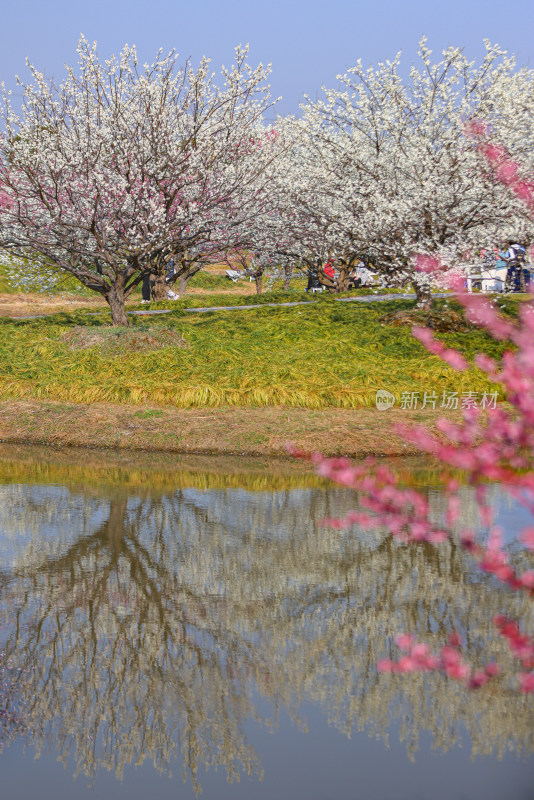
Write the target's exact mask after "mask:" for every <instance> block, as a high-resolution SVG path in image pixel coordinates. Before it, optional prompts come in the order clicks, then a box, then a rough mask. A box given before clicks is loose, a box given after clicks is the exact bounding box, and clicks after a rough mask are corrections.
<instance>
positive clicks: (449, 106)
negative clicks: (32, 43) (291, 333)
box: [0, 38, 534, 324]
mask: <svg viewBox="0 0 534 800" xmlns="http://www.w3.org/2000/svg"><path fill="white" fill-rule="evenodd" d="M78 59H79V61H78V68H77V69H74V68H68V69H67V75H66V78H65V79H64V81H63V82H62V83H60V84H56V83H54V81H52V80H49V79H47V78H46V77H45V76H44V75H43V74H42V73H41V72H39V71H38V70H37V69H36V68H35V67H30V69H31V74H32V81H31V82H30V83H28V84H24V83H22V82H19V83H20V85H21V88H22V91H23V101H22V104H21V107H20V108H15V105H14V104H13V103H12V102H11V98H10V97H9V93H8V92H5V91H4V100H3V106H2V115H3V121H4V129H3V132H2V134H1V137H0V248H1V249H3V250H4V251H7V252H8V253H10V254H11V255H12V256H14V257H19V259H20V260H19V261H18V263H19V264H20V265H21V267H20V269H21V272H22V273H23V274H24V275H26V276H27V275H28V273H31V271H32V269H34V268H37V267H38V269H39V270H40V271H41V273H42V271H43V269H44V270H45V271H46V270H50V269H51V270H55V271H58V270H59V271H61V272H66V273H69V274H70V275H72V276H74V277H75V278H77V279H78V280H79V281H80V282H81V283H82V284H84V286H86V287H88V288H90V289H93V290H94V291H96V292H98V293H100V294H101V295H102V296H103V297H104V298H105V299H106V300H107V302H108V303H109V305H110V307H111V313H112V318H113V322H114V324H126V314H125V309H124V304H125V300H126V298H127V297H128V295H129V294H130V293H131V292H132V291H133V290H134V289H135V287H136V286H137V285H138V284H139V282H140V281H141V280H142V279H143V278H144V277H145V276H146V275H147V274H149V275H150V276H151V278H152V283H153V286H154V294H155V297H156V298H157V299H162V298H164V297H165V265H166V264H167V263H168V261H169V260H170V259H173V260H174V263H175V268H176V273H175V276H174V280H180V281H181V283H182V286H184V285H185V283H186V281H187V280H188V279H189V278H190V277H191V276H192V275H193V274H194V273H195V272H196V271H197V270H198V269H200V268H202V266H203V265H204V264H206V263H209V262H210V261H214V260H216V261H217V260H218V261H221V260H224V258H225V257H228V255H229V254H231V255H232V254H233V256H234V257H235V256H236V254H237V256H242V255H243V254H244V253H246V254H247V258H248V263H250V264H253V265H254V268H255V270H256V272H258V274H259V275H261V274H262V272H263V270H265V269H266V268H267V267H270V269H271V271H272V270H276V269H278V270H280V271H281V273H283V275H284V277H285V279H286V280H289V277H288V276H290V275H291V274H292V270H293V269H294V268H295V267H300V268H307V267H309V266H311V265H315V264H316V263H317V261H319V260H320V261H321V262H323V263H324V261H325V260H326V259H327V258H330V259H334V260H335V261H336V262H337V264H338V265H339V266H340V268H341V269H342V270H343V269H345V270H347V269H348V268H349V267H350V266H351V265H352V264H354V263H355V262H356V261H357V260H359V259H360V258H362V257H364V258H367V259H369V260H370V261H371V262H372V263H373V265H374V266H375V267H376V268H377V269H378V271H379V272H380V273H381V275H382V276H383V278H384V280H385V281H387V282H388V283H390V284H396V285H403V284H406V283H408V282H409V283H413V285H414V286H415V289H416V291H417V294H418V298H419V301H420V303H421V304H423V303H428V302H429V301H430V293H429V288H430V285H431V278H430V277H429V275H428V273H421V272H418V271H417V270H414V268H413V255H414V253H415V252H417V253H419V254H426V255H428V254H430V255H441V256H443V255H444V254H445V255H446V257H447V261H448V263H449V264H450V265H453V264H458V263H463V262H465V261H466V260H467V261H469V260H471V259H472V258H473V256H474V253H475V252H476V251H477V250H478V249H479V248H482V247H486V246H488V244H494V243H495V242H496V241H502V240H503V238H504V237H507V236H512V237H517V238H518V239H520V240H522V241H523V242H524V243H527V244H530V242H531V241H532V240H533V239H534V227H533V226H534V223H533V222H532V220H531V219H530V217H529V216H528V215H527V214H525V213H524V209H523V207H522V206H521V204H520V203H519V202H517V201H516V200H515V199H514V198H511V197H510V195H509V194H508V193H507V192H506V189H505V187H503V185H502V183H501V182H499V181H498V180H496V179H495V175H494V174H493V172H492V170H491V169H490V168H489V167H488V164H487V162H486V160H485V158H484V156H483V154H482V153H481V152H480V148H479V147H477V144H476V142H475V141H473V140H470V139H469V138H466V136H465V126H466V122H467V121H468V120H470V119H473V118H474V117H476V118H482V119H484V120H485V121H486V123H487V125H488V132H489V134H488V135H489V139H490V140H491V139H493V138H494V139H496V140H498V141H499V142H500V143H502V145H503V146H504V148H505V149H506V151H507V152H508V154H509V155H510V156H511V157H514V158H516V159H518V160H519V162H520V163H521V164H523V165H524V166H525V168H527V169H528V168H529V167H532V166H533V165H532V160H533V156H532V153H533V152H534V149H533V143H534V89H533V86H534V81H533V73H532V70H528V69H522V70H517V69H516V65H515V62H514V60H513V59H512V58H509V57H507V56H506V53H505V52H504V51H502V50H501V49H500V48H498V47H496V46H493V45H490V44H489V43H486V54H485V56H484V58H483V59H482V61H481V62H480V63H479V64H476V63H474V62H471V61H469V60H468V59H467V58H466V56H465V55H464V54H463V53H462V52H461V50H458V49H456V48H449V49H448V50H446V51H444V52H443V54H442V56H441V58H440V59H439V60H437V61H436V60H434V59H433V57H432V53H431V51H430V50H429V48H428V47H427V45H426V42H425V40H422V42H421V44H420V51H419V62H418V64H417V65H414V66H412V68H411V71H410V73H409V77H408V78H407V79H404V78H403V77H402V73H401V69H400V56H399V55H397V56H396V58H395V59H394V60H393V61H391V62H386V63H384V64H379V65H378V66H377V67H371V68H368V69H366V68H364V67H363V66H362V64H361V63H360V62H358V63H357V64H356V66H355V67H353V68H352V69H350V70H349V71H348V72H347V73H346V74H345V75H342V76H338V86H337V87H336V88H333V89H325V91H324V97H322V98H321V99H318V100H317V101H315V102H312V101H311V100H310V99H307V100H306V102H305V103H304V104H303V106H302V115H301V117H300V118H293V117H287V118H278V119H277V121H276V123H275V124H267V123H266V121H265V114H266V112H267V110H268V109H269V108H270V107H271V106H272V103H271V99H270V95H269V87H268V84H267V82H266V81H267V79H268V74H269V67H267V68H265V67H263V66H262V65H261V64H260V65H259V66H258V67H257V68H255V69H253V68H251V67H250V66H249V64H248V62H247V48H237V50H236V56H235V62H234V64H233V66H232V67H231V68H229V69H224V68H223V70H222V75H221V78H222V81H221V83H220V85H218V84H217V83H216V82H215V77H214V75H213V74H212V73H211V72H210V70H209V62H208V60H207V59H204V60H203V61H202V62H201V63H200V65H199V67H198V68H197V69H194V68H193V67H192V65H191V64H190V63H185V64H184V65H181V66H180V65H179V63H178V59H177V55H176V53H174V52H173V53H170V54H169V55H167V56H163V55H162V54H161V53H159V54H158V56H157V57H156V59H155V61H154V63H153V64H152V65H144V66H143V67H140V66H139V64H138V62H137V55H136V51H135V49H134V48H130V47H127V46H126V47H125V48H124V50H123V52H122V53H121V54H120V56H119V57H118V58H112V59H111V60H109V61H105V62H103V63H102V62H101V61H100V60H99V58H98V55H97V51H96V46H95V45H90V44H89V43H88V42H87V41H86V40H85V39H83V38H82V39H81V40H80V42H79V45H78ZM340 285H342V282H340Z"/></svg>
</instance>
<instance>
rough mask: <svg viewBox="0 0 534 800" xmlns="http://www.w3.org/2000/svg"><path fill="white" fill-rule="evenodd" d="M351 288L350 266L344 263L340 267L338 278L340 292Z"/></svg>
mask: <svg viewBox="0 0 534 800" xmlns="http://www.w3.org/2000/svg"><path fill="white" fill-rule="evenodd" d="M348 288H349V268H348V266H346V264H342V265H341V266H340V268H339V278H338V279H337V290H338V292H346V291H347V289H348Z"/></svg>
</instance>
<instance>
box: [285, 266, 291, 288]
mask: <svg viewBox="0 0 534 800" xmlns="http://www.w3.org/2000/svg"><path fill="white" fill-rule="evenodd" d="M292 277H293V268H292V267H289V268H286V269H285V270H284V289H285V290H286V292H287V290H288V289H289V285H290V283H291V278H292Z"/></svg>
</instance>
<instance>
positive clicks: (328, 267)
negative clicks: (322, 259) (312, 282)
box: [323, 259, 336, 281]
mask: <svg viewBox="0 0 534 800" xmlns="http://www.w3.org/2000/svg"><path fill="white" fill-rule="evenodd" d="M323 274H324V275H326V277H327V278H330V280H331V281H333V280H334V278H335V277H336V274H335V272H334V265H333V264H332V262H331V260H330V259H328V261H327V262H326V264H325V265H324V267H323Z"/></svg>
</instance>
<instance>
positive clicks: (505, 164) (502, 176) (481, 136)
mask: <svg viewBox="0 0 534 800" xmlns="http://www.w3.org/2000/svg"><path fill="white" fill-rule="evenodd" d="M466 131H467V134H468V136H470V137H472V138H474V139H476V140H478V145H477V147H478V150H479V151H480V152H481V153H482V155H483V156H484V158H485V160H486V161H487V162H488V164H489V165H490V166H491V167H492V168H493V171H494V174H495V177H496V179H497V180H498V181H500V182H501V183H504V185H505V186H508V188H509V189H510V190H511V191H512V192H513V193H514V194H515V195H516V197H519V199H520V200H522V201H523V202H524V203H525V205H526V206H527V207H528V208H530V209H532V210H534V183H533V182H532V181H527V180H525V179H524V178H522V176H521V168H520V166H519V164H517V162H516V161H514V159H513V158H512V157H511V156H510V154H509V153H508V152H507V150H506V149H505V148H504V147H503V146H502V145H500V144H495V143H492V142H489V141H488V136H489V133H490V131H489V129H488V126H487V125H485V124H484V122H481V121H480V120H472V121H471V122H470V123H469V124H468V125H467V126H466Z"/></svg>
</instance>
